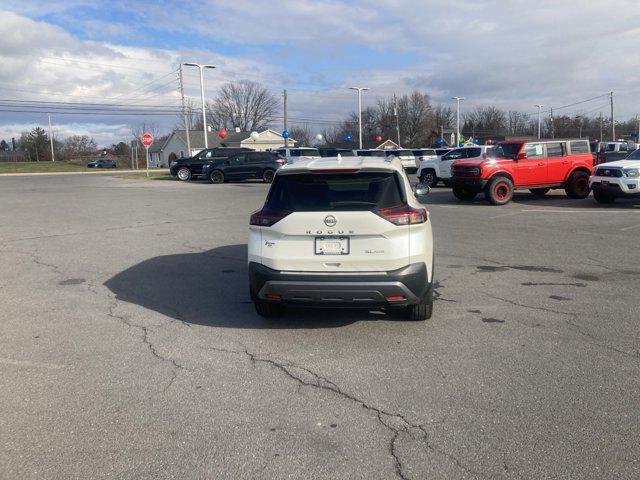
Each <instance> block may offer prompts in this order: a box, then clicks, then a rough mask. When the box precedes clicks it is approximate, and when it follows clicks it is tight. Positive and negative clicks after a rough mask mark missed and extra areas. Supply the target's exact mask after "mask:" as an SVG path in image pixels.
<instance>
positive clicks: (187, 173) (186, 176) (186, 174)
mask: <svg viewBox="0 0 640 480" xmlns="http://www.w3.org/2000/svg"><path fill="white" fill-rule="evenodd" d="M178 178H179V179H180V180H182V181H183V182H188V181H189V180H191V170H189V169H188V168H187V167H181V168H180V169H179V170H178Z"/></svg>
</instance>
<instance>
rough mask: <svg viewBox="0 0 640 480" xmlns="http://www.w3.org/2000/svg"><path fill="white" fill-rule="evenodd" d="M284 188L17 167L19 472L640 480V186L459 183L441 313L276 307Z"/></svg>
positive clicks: (13, 232)
mask: <svg viewBox="0 0 640 480" xmlns="http://www.w3.org/2000/svg"><path fill="white" fill-rule="evenodd" d="M265 192H266V186H265V185H263V184H260V183H238V184H224V185H216V186H212V185H209V184H206V183H190V184H186V183H179V182H174V181H159V180H127V179H122V178H116V177H111V176H106V175H105V176H103V175H91V176H85V175H77V176H62V175H61V176H55V177H54V176H41V177H13V178H0V202H1V205H2V209H1V210H0V265H1V266H2V275H1V276H0V298H1V299H2V302H1V306H2V308H1V309H0V325H1V326H2V335H1V336H0V372H1V376H0V432H1V433H0V451H1V452H2V454H0V478H6V479H16V478H20V479H36V478H37V479H42V478H47V479H49V478H56V479H57V478H65V479H69V478H74V479H75V478H77V479H86V478H136V479H146V478H153V479H169V478H176V479H190V478H193V479H202V478H251V479H257V478H265V479H267V478H268V479H271V478H273V479H280V478H299V479H309V478H326V479H336V478H363V479H373V478H407V479H418V478H452V479H465V478H491V479H493V478H508V479H511V478H514V479H515V478H531V479H547V478H548V479H551V478H553V479H556V478H566V479H569V478H571V479H574V478H580V479H591V478H592V479H602V478H616V479H621V478H628V479H632V478H638V477H639V476H640V443H639V441H638V432H640V340H639V339H640V325H639V319H640V318H639V317H640V308H639V307H638V305H639V304H640V299H639V298H638V294H639V292H640V248H638V246H639V239H640V202H633V201H619V202H618V203H616V204H615V205H613V206H611V207H607V208H603V207H602V206H600V205H597V204H596V203H595V202H594V201H593V199H592V198H589V199H587V200H569V199H567V198H565V197H564V196H563V195H560V194H553V195H549V196H548V197H546V198H533V197H531V196H529V195H527V194H516V197H515V198H514V201H513V202H512V203H510V204H509V205H507V206H505V207H492V206H489V205H487V204H485V203H484V201H483V200H480V197H478V201H476V202H474V203H473V204H461V203H459V202H458V201H457V200H455V199H454V197H453V195H452V194H451V192H450V191H449V190H447V189H444V188H437V189H435V190H434V191H433V192H432V194H431V195H430V202H429V205H428V208H429V210H430V212H431V219H432V222H433V225H434V234H435V239H436V277H437V279H438V288H437V301H436V304H435V310H434V317H433V319H432V320H430V321H427V322H415V323H413V322H405V321H401V320H399V319H397V318H393V317H389V316H387V315H385V314H384V313H380V312H370V313H369V312H335V311H313V312H309V311H293V312H290V313H289V314H288V315H287V316H286V317H284V318H283V319H280V320H277V321H273V320H271V321H268V320H263V319H261V318H260V317H258V316H257V315H256V314H255V313H254V310H253V306H252V304H251V302H250V300H249V296H248V287H247V278H246V277H247V273H246V265H245V264H246V253H245V247H246V245H245V243H246V237H247V223H248V216H249V213H250V212H251V211H252V210H255V209H256V208H258V207H259V206H260V205H261V203H262V200H263V198H264V195H265Z"/></svg>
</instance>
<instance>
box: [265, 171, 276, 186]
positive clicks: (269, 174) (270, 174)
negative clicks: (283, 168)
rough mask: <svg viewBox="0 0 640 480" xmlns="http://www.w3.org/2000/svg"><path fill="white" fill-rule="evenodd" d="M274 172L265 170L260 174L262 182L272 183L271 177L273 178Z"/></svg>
mask: <svg viewBox="0 0 640 480" xmlns="http://www.w3.org/2000/svg"><path fill="white" fill-rule="evenodd" d="M275 174H276V172H275V171H273V170H265V171H264V172H263V173H262V181H263V182H264V183H271V182H273V177H274V176H275Z"/></svg>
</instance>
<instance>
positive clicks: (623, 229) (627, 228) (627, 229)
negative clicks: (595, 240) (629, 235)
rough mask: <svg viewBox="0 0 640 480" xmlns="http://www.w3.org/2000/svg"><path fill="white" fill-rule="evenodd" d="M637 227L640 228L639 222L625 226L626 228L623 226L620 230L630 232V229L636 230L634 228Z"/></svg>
mask: <svg viewBox="0 0 640 480" xmlns="http://www.w3.org/2000/svg"><path fill="white" fill-rule="evenodd" d="M636 228H640V224H638V225H632V226H630V227H624V228H621V229H620V231H621V232H628V231H629V230H634V229H636Z"/></svg>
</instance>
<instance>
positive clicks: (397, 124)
mask: <svg viewBox="0 0 640 480" xmlns="http://www.w3.org/2000/svg"><path fill="white" fill-rule="evenodd" d="M393 114H394V115H395V116H396V131H397V132H398V148H402V146H401V145H400V118H399V117H398V99H397V98H396V94H395V93H394V94H393ZM360 148H362V147H360Z"/></svg>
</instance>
